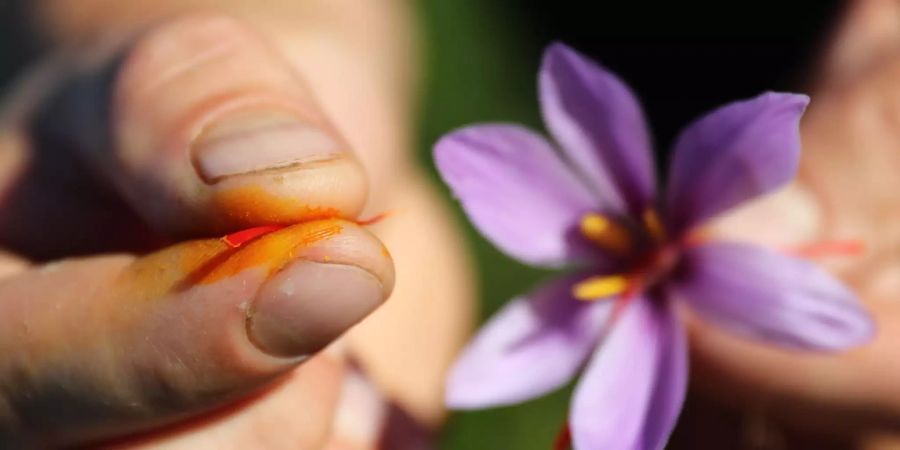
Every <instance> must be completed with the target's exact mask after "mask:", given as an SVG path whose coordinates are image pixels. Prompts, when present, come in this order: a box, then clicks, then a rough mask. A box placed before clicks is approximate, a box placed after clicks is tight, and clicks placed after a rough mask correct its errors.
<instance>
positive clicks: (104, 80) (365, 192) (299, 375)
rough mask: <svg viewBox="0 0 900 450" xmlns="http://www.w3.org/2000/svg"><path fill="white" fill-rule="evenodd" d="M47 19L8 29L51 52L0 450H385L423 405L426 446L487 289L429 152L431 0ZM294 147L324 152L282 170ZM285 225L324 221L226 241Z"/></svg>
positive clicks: (11, 333) (10, 329) (14, 281)
mask: <svg viewBox="0 0 900 450" xmlns="http://www.w3.org/2000/svg"><path fill="white" fill-rule="evenodd" d="M23 5H24V6H25V7H24V8H23V12H24V13H25V14H26V15H27V16H26V17H17V18H13V19H11V20H13V21H20V23H21V21H23V20H28V21H29V23H30V26H29V27H15V28H20V29H21V28H26V29H27V30H28V31H27V34H26V35H24V36H23V35H14V36H5V38H7V39H13V40H15V41H16V42H23V41H28V40H38V41H39V42H41V43H42V44H43V46H44V47H45V48H46V49H47V51H46V52H45V53H44V54H43V55H41V56H40V57H39V58H38V63H37V64H36V65H35V66H34V67H32V68H30V69H28V70H27V71H24V72H22V74H21V75H22V76H20V77H19V78H18V79H17V81H15V82H14V83H13V84H12V85H11V86H10V88H9V91H8V92H9V95H8V96H7V98H6V100H5V103H4V106H5V110H4V112H3V115H2V127H0V130H2V131H0V158H2V164H0V166H2V169H0V172H2V173H0V192H2V198H3V201H2V202H0V211H2V213H3V214H2V215H3V216H4V219H3V220H0V221H2V222H3V223H2V224H0V242H2V244H3V245H4V246H5V247H6V248H7V249H8V253H7V254H6V256H5V257H4V264H3V269H4V274H5V278H4V279H3V281H2V283H0V309H2V311H3V312H4V314H2V316H3V319H0V320H3V321H6V323H4V324H3V325H2V326H0V329H2V331H0V351H2V353H3V354H4V355H7V357H5V358H4V362H3V363H2V364H0V441H2V442H5V443H12V444H9V445H14V444H15V443H18V444H20V445H23V446H29V445H31V446H34V445H71V444H81V443H85V442H95V443H96V442H110V439H112V440H113V442H114V443H115V444H114V445H115V446H120V447H142V446H151V447H155V446H163V447H165V448H204V447H210V448H223V446H225V447H231V448H292V449H293V448H323V447H326V448H334V449H363V448H374V447H375V446H376V445H377V442H378V440H379V439H381V434H382V433H383V432H385V431H386V430H387V427H388V419H389V418H391V417H393V416H396V413H392V411H403V413H402V414H401V415H402V416H406V417H407V420H406V421H405V422H404V423H406V425H407V427H406V429H401V430H399V432H398V431H397V430H390V431H391V433H393V439H394V441H392V443H391V444H390V445H393V446H398V447H399V446H401V445H404V446H409V447H411V448H413V446H416V445H420V444H421V443H420V442H417V441H415V440H414V439H422V435H423V432H424V433H427V432H429V431H431V430H433V429H435V428H436V427H437V426H438V424H439V423H440V422H441V420H442V418H443V416H444V410H443V407H442V387H441V385H442V377H443V373H444V371H445V369H446V366H447V365H448V364H449V363H450V361H451V358H452V356H453V354H454V353H455V352H456V350H457V348H458V347H459V346H460V345H461V344H462V342H463V340H464V338H465V335H466V332H467V329H468V327H469V325H468V324H469V322H470V320H471V305H472V304H473V302H472V298H473V295H472V289H471V286H470V285H469V284H468V283H466V282H465V280H468V274H467V272H466V270H467V269H466V268H467V267H468V265H467V264H465V263H464V261H465V258H464V256H463V255H462V254H461V250H460V249H461V248H462V247H463V246H462V245H461V243H460V241H459V239H458V238H457V237H456V236H457V233H456V231H455V230H454V229H453V227H452V226H451V222H450V220H449V219H448V218H447V215H446V211H445V210H444V208H443V206H442V203H441V202H440V201H439V200H438V198H437V196H436V195H435V194H434V191H433V188H432V187H431V186H429V185H428V184H427V183H426V182H425V181H424V180H423V178H422V174H421V173H420V171H419V169H418V168H416V167H414V166H413V165H412V164H411V161H410V158H409V151H410V149H409V142H408V141H409V139H410V136H409V131H410V130H409V124H410V123H411V120H410V114H411V107H412V103H411V102H412V92H413V91H414V88H415V83H414V80H415V76H416V74H415V71H414V68H415V64H414V61H415V56H414V55H415V52H416V49H415V48H414V47H412V45H411V43H412V42H414V41H415V40H414V39H413V38H412V36H414V34H415V29H414V28H413V26H412V21H411V17H410V13H411V12H410V11H409V10H408V8H407V5H405V4H403V3H401V2H379V3H378V6H375V4H374V3H366V4H364V5H360V4H359V3H358V2H354V1H333V0H328V1H325V0H322V1H304V2H269V3H267V4H264V5H263V7H261V5H260V4H259V2H243V1H225V2H223V1H216V2H211V1H172V2H166V1H164V2H146V3H145V4H142V5H137V4H133V3H128V4H125V3H122V2H113V1H99V0H98V1H88V2H84V1H37V2H29V3H27V4H25V3H23ZM13 28H14V27H7V28H6V29H7V30H11V29H13ZM295 121H297V122H299V123H300V126H299V127H298V126H296V125H295ZM254 127H255V128H254ZM310 130H312V131H310ZM317 133H318V134H317ZM322 135H324V138H323V137H322ZM235 136H237V137H235ZM223 142H224V145H222V143H223ZM284 147H288V148H292V149H296V154H300V155H301V156H304V155H305V156H304V157H306V156H309V157H310V158H307V159H301V160H300V161H299V162H297V163H294V164H288V165H284V166H278V167H276V168H274V169H263V170H261V169H260V164H263V163H265V162H272V158H276V159H277V158H283V157H284V153H285V152H284V151H282V148H284ZM260 149H269V150H268V151H269V153H268V154H267V155H266V154H261V153H260V152H261V150H260ZM323 149H324V150H323ZM216 152H219V153H220V154H221V152H227V153H228V156H227V157H225V158H218V159H215V158H209V157H208V156H198V155H203V154H206V155H209V154H215V153H216ZM323 152H324V154H325V156H324V157H323V156H322V153H323ZM290 155H295V153H290ZM290 155H289V156H290ZM204 158H205V159H204ZM267 158H268V159H267ZM276 162H278V161H276ZM236 167H237V168H238V169H240V170H237V172H245V173H237V174H235V173H234V172H235V168H236ZM223 173H224V174H225V176H219V175H221V174H223ZM387 211H394V212H395V214H394V215H393V216H391V217H390V218H388V219H385V220H383V221H382V222H380V223H377V224H374V225H368V226H360V225H356V224H354V223H353V222H352V220H349V221H348V220H341V219H334V218H332V217H338V218H344V219H354V218H356V217H362V218H368V217H372V216H375V215H377V214H379V213H382V212H387ZM272 222H275V223H281V224H285V225H290V224H293V223H297V222H303V223H304V225H298V226H293V227H289V228H286V229H284V230H281V231H278V232H276V233H273V234H272V235H269V236H265V237H263V238H261V239H259V240H257V241H253V242H251V243H249V244H246V245H245V246H242V247H240V248H238V249H229V248H228V247H227V246H226V245H225V244H224V243H223V242H222V241H220V240H219V239H218V237H219V236H222V235H223V234H225V233H228V232H233V231H237V230H239V229H242V228H247V227H251V226H254V225H258V224H261V223H272ZM180 241H183V242H182V243H177V244H176V243H175V242H180ZM267 242H268V243H267ZM154 249H157V250H156V252H155V253H152V254H150V255H147V256H132V255H131V254H124V253H121V252H123V251H136V252H138V254H145V253H146V252H147V251H148V250H154ZM423 249H427V252H425V251H423ZM76 255H77V256H79V257H78V258H69V257H71V256H76ZM437 255H440V256H437ZM59 258H67V259H64V260H62V261H61V262H59V261H57V262H49V263H48V262H47V261H53V260H57V259H59ZM395 269H396V272H397V273H402V274H403V275H402V276H401V277H400V278H398V279H397V280H396V282H395V281H394V273H395ZM390 292H393V293H392V294H391V295H390V300H389V301H388V302H387V303H386V304H383V305H382V302H383V301H384V298H385V297H386V296H387V294H388V293H390ZM376 308H377V312H376V313H375V314H372V315H371V316H369V317H367V318H366V320H365V321H363V322H362V323H359V324H358V325H356V326H354V327H353V329H352V330H351V331H350V332H349V333H346V334H344V333H343V332H344V331H345V330H346V329H348V328H350V327H351V326H353V325H354V324H355V323H356V322H357V321H359V320H360V319H361V318H362V317H363V316H366V315H367V314H369V313H371V312H372V311H373V310H375V309H376ZM285 318H286V319H285ZM339 336H340V337H341V339H340V340H339V342H336V343H334V344H332V342H333V341H334V340H335V339H336V338H338V337H339ZM329 345H330V346H329ZM326 346H329V347H328V349H327V350H326V351H325V352H323V353H320V354H317V355H316V356H314V357H312V358H308V359H303V360H302V361H301V360H300V359H301V358H302V357H305V356H306V355H309V354H313V353H316V352H317V351H318V350H319V349H320V348H322V347H326ZM348 363H350V364H349V365H348ZM298 365H299V368H297V369H296V370H294V368H295V367H297V366H298ZM351 366H352V367H351ZM358 372H362V373H364V374H365V375H364V376H363V377H360V375H358ZM404 433H405V434H404ZM405 435H409V436H410V439H408V440H404V436H405ZM398 436H399V437H398ZM397 439H399V441H398V440H397ZM398 442H399V443H398Z"/></svg>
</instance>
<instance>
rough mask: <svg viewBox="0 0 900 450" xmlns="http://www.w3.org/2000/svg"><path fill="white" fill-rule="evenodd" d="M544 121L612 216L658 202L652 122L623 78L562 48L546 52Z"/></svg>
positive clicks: (542, 92) (542, 82)
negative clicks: (651, 136) (645, 115)
mask: <svg viewBox="0 0 900 450" xmlns="http://www.w3.org/2000/svg"><path fill="white" fill-rule="evenodd" d="M539 83H540V97H541V107H542V111H543V115H544V122H545V123H546V124H547V127H548V128H549V129H550V132H551V133H552V134H553V136H554V137H555V138H556V140H557V141H558V142H559V144H560V145H561V146H562V149H563V151H564V152H565V153H566V154H567V156H568V157H569V159H570V160H571V162H572V163H573V165H574V166H575V167H577V168H578V170H580V171H581V174H582V176H584V178H585V180H586V181H587V182H588V183H589V185H590V186H591V187H592V188H593V190H594V191H595V194H596V195H597V196H598V197H599V199H600V200H601V203H602V206H603V208H604V209H606V210H608V211H609V212H618V213H631V214H639V213H641V212H643V209H644V208H646V207H647V205H648V204H649V203H650V202H651V201H652V200H653V199H654V198H655V195H656V174H655V168H654V165H653V154H652V150H651V148H650V137H649V133H648V132H647V123H646V121H645V120H644V115H643V113H642V111H641V107H640V105H639V104H638V101H637V99H636V98H635V96H634V94H633V93H632V92H631V90H630V89H629V88H628V86H626V85H625V83H623V82H622V81H621V80H620V79H619V78H618V77H616V76H615V75H613V74H612V73H611V72H609V71H608V70H606V69H604V68H603V67H600V66H599V65H597V64H596V63H594V62H593V61H591V60H590V59H588V58H586V57H584V56H583V55H581V54H579V53H577V52H575V51H574V50H572V49H570V48H569V47H566V46H565V45H562V44H552V45H550V46H549V47H548V48H547V50H546V51H545V52H544V61H543V65H542V67H541V72H540V77H539Z"/></svg>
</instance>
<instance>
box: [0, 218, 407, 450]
mask: <svg viewBox="0 0 900 450" xmlns="http://www.w3.org/2000/svg"><path fill="white" fill-rule="evenodd" d="M392 286H393V267H392V264H391V261H390V258H389V257H388V256H387V255H386V252H384V250H383V247H382V246H381V244H380V243H379V242H378V241H377V240H376V239H375V238H374V237H373V236H372V235H370V234H369V233H368V232H367V231H365V230H363V229H362V228H360V227H358V226H356V225H355V224H352V223H350V222H344V221H340V220H324V221H312V222H307V223H304V224H299V225H294V226H291V227H288V228H285V229H283V230H280V231H277V232H275V233H271V234H268V235H265V236H263V237H261V238H258V239H256V240H254V241H251V242H250V243H247V244H245V245H244V246H242V247H240V248H237V249H233V248H230V247H229V246H228V245H226V244H225V243H224V242H223V241H221V240H216V239H213V240H201V241H192V242H186V243H183V244H179V245H176V246H174V247H169V248H166V249H164V250H161V251H159V252H157V253H154V254H151V255H148V256H145V257H142V258H138V259H133V258H131V257H127V256H110V257H94V258H87V259H80V260H67V261H64V262H60V263H55V264H51V265H49V266H45V267H43V268H38V269H33V270H29V271H26V272H24V273H22V274H20V275H17V276H14V277H12V278H8V279H7V281H6V282H5V283H4V284H2V285H0V353H2V354H3V355H4V357H3V361H2V363H0V442H4V443H8V444H10V445H21V446H23V447H29V448H34V447H41V448H45V447H48V446H49V447H55V446H60V445H72V444H77V443H82V442H86V441H94V440H97V439H106V438H110V437H113V436H118V435H121V434H123V433H132V432H135V431H139V430H143V429H147V428H149V427H157V426H160V425H164V424H167V423H170V422H173V421H175V420H181V419H184V418H185V417H186V416H190V415H195V414H199V413H202V412H205V411H209V410H210V409H211V408H215V407H217V406H220V405H223V404H224V403H227V402H230V401H233V400H235V399H237V398H239V397H241V396H244V395H247V394H248V393H250V392H252V391H254V390H257V389H259V388H260V387H261V386H263V385H265V384H267V383H269V382H271V381H272V380H273V378H275V377H276V376H277V375H279V374H281V373H284V372H286V371H287V370H289V369H290V368H292V367H294V366H295V365H297V364H298V363H301V362H302V361H304V360H305V359H306V358H307V357H308V356H309V355H312V354H314V353H316V352H317V351H319V350H320V349H321V348H323V347H324V346H325V345H327V344H328V343H329V342H331V341H332V340H333V339H335V338H337V337H338V336H339V335H341V334H342V333H343V332H344V331H345V330H346V329H347V328H349V327H350V326H352V325H353V324H355V323H356V322H358V321H359V320H361V319H362V318H363V317H364V316H366V315H367V314H368V313H369V312H371V311H372V310H373V309H375V308H376V307H377V306H378V305H379V304H381V303H382V302H383V301H384V299H385V298H386V297H387V295H388V293H389V292H390V290H391V288H392ZM303 407H304V408H307V410H308V411H307V412H309V413H310V414H314V413H313V412H314V411H315V409H316V408H318V407H319V406H317V405H315V404H312V405H304V406H303Z"/></svg>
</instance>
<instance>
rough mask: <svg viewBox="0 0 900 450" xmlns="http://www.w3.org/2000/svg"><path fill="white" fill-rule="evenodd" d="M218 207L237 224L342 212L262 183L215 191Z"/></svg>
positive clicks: (313, 217)
mask: <svg viewBox="0 0 900 450" xmlns="http://www.w3.org/2000/svg"><path fill="white" fill-rule="evenodd" d="M215 202H216V203H217V204H218V209H220V210H221V211H225V214H226V215H227V216H228V217H229V218H230V219H231V220H233V221H234V222H235V223H236V224H238V225H244V226H248V227H250V226H258V225H259V224H270V225H271V224H281V225H290V224H295V223H299V222H306V221H311V220H322V219H332V218H336V217H339V216H340V214H341V212H340V211H339V210H338V209H336V208H326V207H321V206H309V205H305V204H303V203H301V202H300V201H299V200H298V199H297V198H292V197H284V196H279V195H275V194H273V193H271V192H269V191H267V190H265V189H263V188H262V187H260V186H259V185H251V186H242V187H238V188H234V189H228V190H223V191H220V192H218V193H216V196H215Z"/></svg>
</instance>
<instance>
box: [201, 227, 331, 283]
mask: <svg viewBox="0 0 900 450" xmlns="http://www.w3.org/2000/svg"><path fill="white" fill-rule="evenodd" d="M341 230H343V226H342V225H341V223H340V221H339V220H337V219H329V220H318V221H312V222H304V223H300V224H297V225H293V226H290V227H287V228H284V229H282V230H279V231H276V232H273V233H269V234H266V235H264V236H261V237H259V238H257V239H255V240H253V241H251V242H249V243H247V244H245V245H244V246H242V247H241V248H239V249H237V250H236V251H235V252H234V253H232V254H231V255H230V256H229V257H228V258H227V259H225V261H223V262H222V263H220V264H218V265H216V266H215V267H213V268H211V269H210V270H209V272H207V273H206V274H205V275H204V276H202V277H200V278H199V279H198V280H197V283H199V284H210V283H215V282H216V281H219V280H222V279H224V278H228V277H230V276H233V275H235V274H237V273H239V272H242V271H244V270H246V269H249V268H251V267H259V268H262V269H264V270H265V271H266V272H267V274H270V273H272V272H275V271H277V270H280V269H281V268H282V267H284V266H285V265H286V264H287V263H288V262H290V261H292V260H294V259H296V258H297V255H298V254H299V252H300V251H301V250H303V249H304V248H306V247H308V246H310V245H312V244H314V243H316V242H319V241H322V240H325V239H328V238H331V237H333V236H335V235H337V234H339V233H340V232H341Z"/></svg>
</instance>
